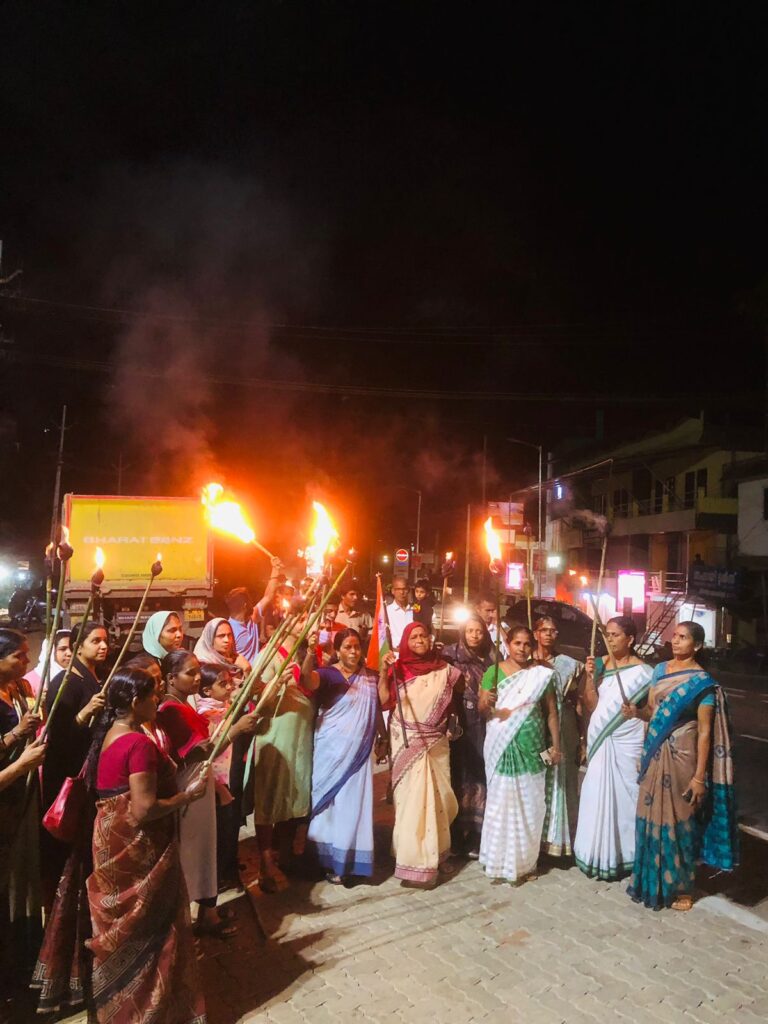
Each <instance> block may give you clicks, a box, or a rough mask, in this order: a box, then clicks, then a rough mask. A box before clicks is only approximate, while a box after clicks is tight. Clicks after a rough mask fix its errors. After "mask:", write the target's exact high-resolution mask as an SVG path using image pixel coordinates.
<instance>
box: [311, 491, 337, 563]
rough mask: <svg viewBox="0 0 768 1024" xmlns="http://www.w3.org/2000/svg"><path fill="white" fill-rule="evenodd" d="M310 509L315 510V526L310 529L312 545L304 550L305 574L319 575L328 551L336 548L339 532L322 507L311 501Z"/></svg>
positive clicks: (317, 502)
mask: <svg viewBox="0 0 768 1024" xmlns="http://www.w3.org/2000/svg"><path fill="white" fill-rule="evenodd" d="M312 508H313V509H314V510H315V525H314V527H313V529H312V543H311V544H310V545H309V546H308V547H307V548H305V549H304V557H305V558H306V560H307V572H308V573H309V574H310V575H312V574H318V575H319V574H320V573H321V572H322V571H323V566H324V564H325V556H326V554H327V553H328V551H329V550H335V549H336V547H338V543H339V531H338V530H337V529H336V527H335V526H334V524H333V520H332V519H331V517H330V516H329V514H328V510H327V509H326V508H325V506H324V505H321V504H320V502H319V501H313V502H312Z"/></svg>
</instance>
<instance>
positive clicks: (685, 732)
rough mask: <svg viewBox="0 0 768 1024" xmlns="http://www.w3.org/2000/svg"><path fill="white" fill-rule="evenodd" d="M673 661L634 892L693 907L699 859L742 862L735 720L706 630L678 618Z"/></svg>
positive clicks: (652, 731)
mask: <svg viewBox="0 0 768 1024" xmlns="http://www.w3.org/2000/svg"><path fill="white" fill-rule="evenodd" d="M671 643H672V655H673V657H672V659H671V661H664V662H662V663H661V664H660V665H657V666H656V668H655V669H654V672H653V678H652V679H651V688H650V692H649V695H648V705H647V709H638V708H636V707H631V708H629V709H628V712H629V714H631V715H633V716H637V717H650V722H649V724H648V731H647V733H646V735H645V744H644V746H643V754H642V757H641V759H640V775H639V782H640V792H639V794H638V800H637V822H636V826H635V863H634V867H633V869H632V878H631V880H630V884H629V888H628V890H627V891H628V893H629V895H630V896H631V897H632V899H633V900H635V902H636V903H644V904H645V905H646V907H651V908H652V909H653V910H660V909H661V908H662V907H672V908H673V909H674V910H682V911H686V910H690V909H691V907H692V906H693V884H694V879H695V876H696V864H697V862H699V861H701V862H703V863H704V864H709V866H710V867H713V868H717V869H719V870H720V871H732V870H733V869H734V868H735V867H736V866H737V864H738V854H739V842H738V838H739V832H738V824H737V820H736V804H735V799H734V789H733V757H732V746H731V724H730V721H729V715H728V705H727V703H726V699H725V693H724V691H723V688H722V687H721V686H719V685H718V684H717V683H716V681H715V680H714V679H713V678H712V676H711V675H709V673H708V672H706V671H705V670H704V669H703V668H702V666H701V649H702V647H703V646H704V630H703V629H702V627H701V625H700V624H699V623H698V622H679V623H678V624H677V627H676V628H675V632H674V633H673V634H672V641H671Z"/></svg>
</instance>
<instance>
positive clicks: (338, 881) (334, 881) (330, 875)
mask: <svg viewBox="0 0 768 1024" xmlns="http://www.w3.org/2000/svg"><path fill="white" fill-rule="evenodd" d="M325 880H326V882H330V883H331V885H344V878H343V877H342V875H337V874H336V873H335V872H334V871H326V873H325Z"/></svg>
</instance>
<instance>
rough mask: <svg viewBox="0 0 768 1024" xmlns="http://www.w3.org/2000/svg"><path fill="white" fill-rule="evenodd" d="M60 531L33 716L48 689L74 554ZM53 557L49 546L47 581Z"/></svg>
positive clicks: (65, 533)
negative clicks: (54, 587)
mask: <svg viewBox="0 0 768 1024" xmlns="http://www.w3.org/2000/svg"><path fill="white" fill-rule="evenodd" d="M60 529H61V533H60V540H59V542H58V544H57V545H56V546H55V554H56V557H57V558H58V559H59V589H58V592H57V594H56V608H55V610H54V613H53V621H52V622H49V623H48V626H49V628H48V631H47V636H46V638H45V651H46V652H47V655H48V656H47V657H46V659H45V665H44V666H43V675H42V678H41V679H40V689H39V690H38V692H37V697H36V698H35V704H34V708H33V710H34V712H35V714H37V713H38V711H39V710H40V705H41V704H42V702H43V700H44V699H45V691H46V689H47V687H48V682H49V679H48V677H49V676H50V673H51V645H52V643H53V638H54V637H55V636H56V630H57V629H58V628H59V621H60V619H61V602H62V600H63V598H64V582H65V580H66V576H67V562H68V561H69V560H70V558H71V557H72V555H73V554H74V550H73V549H72V547H71V546H70V544H69V531H68V530H67V528H66V526H62V527H61V528H60ZM53 555H54V546H53V545H52V544H49V545H48V547H47V548H46V549H45V556H46V562H47V563H48V566H49V568H50V572H49V573H48V580H49V581H50V579H51V576H52V574H53ZM47 600H48V601H49V602H50V598H48V599H47Z"/></svg>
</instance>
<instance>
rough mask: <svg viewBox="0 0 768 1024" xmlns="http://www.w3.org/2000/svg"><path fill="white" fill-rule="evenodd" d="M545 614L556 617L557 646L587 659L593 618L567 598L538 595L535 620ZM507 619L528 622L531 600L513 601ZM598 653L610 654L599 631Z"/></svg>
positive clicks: (533, 605)
mask: <svg viewBox="0 0 768 1024" xmlns="http://www.w3.org/2000/svg"><path fill="white" fill-rule="evenodd" d="M543 615H547V616H549V617H550V618H551V619H554V621H555V625H556V626H557V631H558V636H557V646H558V648H559V649H560V650H561V651H562V652H563V653H564V654H570V656H571V657H572V658H578V659H579V661H583V660H584V658H585V656H586V655H587V654H588V653H589V646H590V642H591V639H592V619H591V618H590V617H589V615H586V614H585V613H584V612H583V611H581V609H579V608H575V607H574V606H573V605H572V604H567V603H566V602H565V601H554V600H549V599H543V598H534V599H533V600H532V601H531V619H532V621H533V622H535V621H536V619H538V618H541V617H542V616H543ZM502 618H503V619H504V621H505V622H507V623H509V624H510V625H511V624H512V623H515V624H519V623H522V624H524V625H527V623H528V602H527V601H526V599H525V598H518V599H516V600H515V601H513V602H512V604H511V605H510V606H509V607H508V608H507V610H506V612H505V613H504V614H503V615H502ZM595 653H596V654H598V655H603V654H605V653H606V650H605V644H604V643H603V638H602V637H601V636H600V632H599V631H598V633H597V637H596V643H595Z"/></svg>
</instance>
